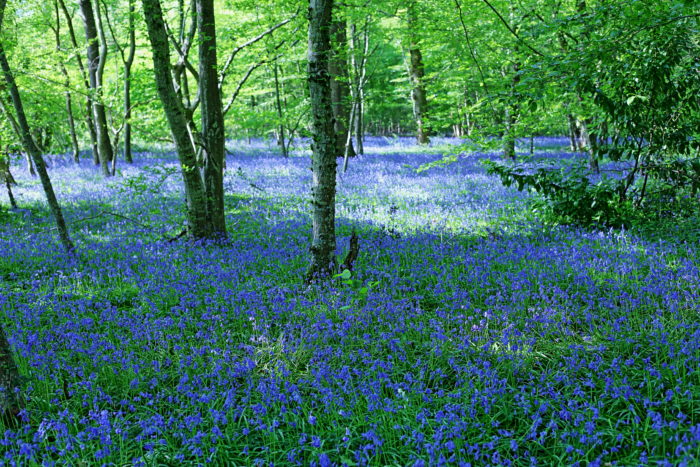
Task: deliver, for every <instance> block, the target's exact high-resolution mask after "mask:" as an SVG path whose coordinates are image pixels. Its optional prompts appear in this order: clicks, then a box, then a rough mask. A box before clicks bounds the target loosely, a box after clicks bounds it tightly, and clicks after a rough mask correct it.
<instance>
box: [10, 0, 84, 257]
mask: <svg viewBox="0 0 700 467" xmlns="http://www.w3.org/2000/svg"><path fill="white" fill-rule="evenodd" d="M4 11H5V0H0V12H2V15H0V27H1V26H2V17H3V16H4ZM0 68H2V72H3V75H4V76H5V84H6V86H7V89H8V90H9V92H10V96H11V97H12V104H13V106H14V108H15V113H16V114H17V115H16V116H17V124H18V126H19V128H20V131H21V133H22V145H23V146H24V150H25V151H26V152H27V153H28V154H29V155H30V156H31V158H32V161H33V162H34V167H35V168H36V171H37V173H38V174H39V179H40V180H41V185H42V187H43V188H44V193H45V194H46V200H47V202H48V204H49V208H50V209H51V212H52V213H53V216H54V219H55V220H56V227H57V228H58V235H59V237H60V239H61V243H62V244H63V247H64V248H65V250H66V251H67V252H72V251H73V250H74V249H75V247H74V246H73V243H72V242H71V240H70V236H69V235H68V229H67V227H66V223H65V221H64V219H63V212H62V211H61V207H60V206H59V204H58V200H57V199H56V194H55V193H54V191H53V185H51V179H50V178H49V173H48V172H47V171H46V164H45V163H44V158H43V157H41V153H40V152H39V149H38V148H37V146H36V144H35V143H34V139H32V132H31V129H30V128H29V123H28V122H27V117H26V114H25V113H24V107H23V105H22V99H21V97H20V95H19V90H18V89H17V84H16V83H15V78H14V75H13V74H12V70H11V69H10V64H9V63H8V61H7V56H6V55H5V48H4V46H3V45H2V43H1V42H0Z"/></svg>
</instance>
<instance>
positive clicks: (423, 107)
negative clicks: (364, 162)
mask: <svg viewBox="0 0 700 467" xmlns="http://www.w3.org/2000/svg"><path fill="white" fill-rule="evenodd" d="M415 8H416V5H415V2H411V4H410V5H409V6H408V34H409V45H408V53H409V63H408V67H409V70H408V71H409V78H410V81H411V100H412V101H413V114H414V117H415V120H416V140H417V141H418V144H428V143H429V142H430V133H429V131H428V128H427V126H426V121H425V120H426V117H427V115H428V95H427V93H426V91H425V82H424V79H425V66H424V65H423V54H422V53H421V51H420V47H419V45H418V38H417V35H416V30H417V28H418V24H417V16H416V11H415Z"/></svg>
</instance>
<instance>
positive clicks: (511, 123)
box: [503, 104, 515, 160]
mask: <svg viewBox="0 0 700 467" xmlns="http://www.w3.org/2000/svg"><path fill="white" fill-rule="evenodd" d="M503 120H504V124H505V125H504V132H503V157H505V158H507V159H513V160H515V134H514V129H515V128H514V127H515V116H514V115H513V109H512V107H511V105H510V104H506V108H505V111H504V117H503Z"/></svg>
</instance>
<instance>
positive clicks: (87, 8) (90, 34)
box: [80, 0, 114, 177]
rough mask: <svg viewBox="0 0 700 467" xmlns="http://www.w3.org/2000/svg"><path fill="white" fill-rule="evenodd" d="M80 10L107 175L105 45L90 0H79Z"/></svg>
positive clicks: (109, 154)
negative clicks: (104, 87)
mask: <svg viewBox="0 0 700 467" xmlns="http://www.w3.org/2000/svg"><path fill="white" fill-rule="evenodd" d="M98 8H99V5H98ZM80 11H81V13H82V16H83V22H84V24H85V39H86V40H87V59H88V75H89V78H90V89H91V91H92V95H93V100H92V113H93V118H94V123H95V131H96V134H97V153H98V156H99V162H100V166H102V174H103V175H104V176H105V177H109V176H110V175H111V172H110V170H109V163H110V162H111V161H112V157H114V153H113V151H112V143H111V141H110V139H109V129H108V127H107V114H106V112H105V106H104V104H103V103H102V82H103V79H102V74H103V71H104V66H105V61H106V58H107V46H106V43H105V42H106V41H104V40H103V39H102V38H101V37H98V25H97V23H96V21H95V12H94V10H93V9H92V1H91V0H80ZM98 13H99V10H98ZM100 30H101V28H100ZM99 32H101V31H99ZM101 35H102V34H100V36H101Z"/></svg>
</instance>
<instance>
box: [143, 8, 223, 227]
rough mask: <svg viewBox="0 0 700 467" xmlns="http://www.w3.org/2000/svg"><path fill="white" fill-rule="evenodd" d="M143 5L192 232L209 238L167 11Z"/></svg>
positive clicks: (204, 202)
mask: <svg viewBox="0 0 700 467" xmlns="http://www.w3.org/2000/svg"><path fill="white" fill-rule="evenodd" d="M142 4H143V13H144V16H145V19H146V26H147V28H148V38H149V41H150V43H151V50H152V53H153V70H154V73H155V81H156V88H157V90H158V95H159V97H160V100H161V103H162V104H163V110H164V111H165V117H166V119H167V120H168V125H169V126H170V131H171V133H172V135H173V139H174V141H175V147H176V148H177V154H178V158H179V160H180V167H181V169H182V178H183V180H184V184H185V198H186V200H187V223H188V234H189V236H190V238H193V239H201V238H207V237H209V236H210V233H211V229H210V228H209V221H208V219H209V216H208V214H207V196H206V192H205V189H204V183H203V181H202V177H201V176H200V174H199V169H198V168H197V158H196V154H195V149H194V146H193V145H192V140H191V139H190V136H189V132H188V128H187V119H186V118H185V108H184V106H183V105H182V102H181V101H180V98H179V97H178V95H177V93H176V92H175V87H174V86H173V82H172V78H171V68H172V67H171V64H170V49H169V45H168V35H167V33H166V30H165V23H164V21H163V11H162V9H161V7H160V1H159V0H142Z"/></svg>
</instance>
